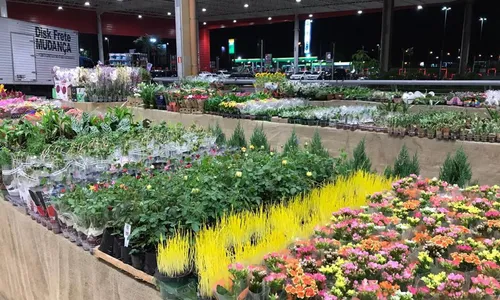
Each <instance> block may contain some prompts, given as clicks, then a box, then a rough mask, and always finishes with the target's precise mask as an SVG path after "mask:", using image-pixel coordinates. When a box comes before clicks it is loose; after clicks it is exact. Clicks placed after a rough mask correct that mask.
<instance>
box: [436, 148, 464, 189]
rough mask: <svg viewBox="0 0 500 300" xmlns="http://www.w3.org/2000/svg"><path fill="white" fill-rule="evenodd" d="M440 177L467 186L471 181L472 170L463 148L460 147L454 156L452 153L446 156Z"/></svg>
mask: <svg viewBox="0 0 500 300" xmlns="http://www.w3.org/2000/svg"><path fill="white" fill-rule="evenodd" d="M439 179H441V180H444V181H446V182H448V183H450V184H457V185H458V186H460V187H465V186H466V185H467V184H469V183H470V181H471V179H472V171H471V167H470V164H469V162H468V157H467V154H465V152H464V149H463V148H460V149H458V150H457V152H456V153H455V155H454V156H453V157H452V156H451V155H450V154H448V155H447V156H446V160H445V161H444V164H443V166H442V167H441V169H440V170H439Z"/></svg>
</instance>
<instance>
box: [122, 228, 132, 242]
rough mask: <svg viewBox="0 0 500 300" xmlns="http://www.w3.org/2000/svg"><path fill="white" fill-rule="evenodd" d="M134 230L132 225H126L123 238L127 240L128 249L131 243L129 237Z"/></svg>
mask: <svg viewBox="0 0 500 300" xmlns="http://www.w3.org/2000/svg"><path fill="white" fill-rule="evenodd" d="M131 230H132V226H131V225H130V224H127V223H125V226H124V227H123V237H124V238H125V247H128V243H129V242H130V239H129V236H130V232H131Z"/></svg>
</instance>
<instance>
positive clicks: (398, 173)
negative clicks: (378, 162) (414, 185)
mask: <svg viewBox="0 0 500 300" xmlns="http://www.w3.org/2000/svg"><path fill="white" fill-rule="evenodd" d="M419 173H420V164H419V162H418V156H417V153H415V155H413V158H410V154H409V153H408V148H406V145H403V148H401V151H400V152H399V155H398V158H397V159H396V161H395V162H394V167H392V168H391V167H387V168H386V169H385V171H384V175H385V176H386V177H387V178H389V177H394V178H403V177H407V176H410V175H411V174H416V175H418V174H419Z"/></svg>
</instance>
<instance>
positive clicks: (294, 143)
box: [283, 129, 299, 154]
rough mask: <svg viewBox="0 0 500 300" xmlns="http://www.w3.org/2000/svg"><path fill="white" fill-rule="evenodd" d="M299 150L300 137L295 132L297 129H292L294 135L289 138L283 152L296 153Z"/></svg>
mask: <svg viewBox="0 0 500 300" xmlns="http://www.w3.org/2000/svg"><path fill="white" fill-rule="evenodd" d="M297 151H299V138H298V137H297V134H296V133H295V129H293V131H292V135H291V136H290V138H289V139H288V141H287V142H286V144H285V147H284V149H283V152H284V153H286V154H289V153H294V152H297Z"/></svg>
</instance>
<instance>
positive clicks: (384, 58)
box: [380, 0, 394, 72]
mask: <svg viewBox="0 0 500 300" xmlns="http://www.w3.org/2000/svg"><path fill="white" fill-rule="evenodd" d="M393 12H394V0H384V8H383V10H382V37H381V41H380V48H381V49H380V71H382V72H388V71H389V65H390V59H391V46H392V19H393V18H392V14H393Z"/></svg>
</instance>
